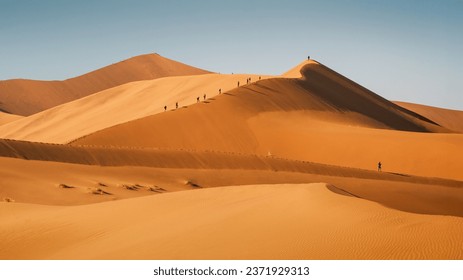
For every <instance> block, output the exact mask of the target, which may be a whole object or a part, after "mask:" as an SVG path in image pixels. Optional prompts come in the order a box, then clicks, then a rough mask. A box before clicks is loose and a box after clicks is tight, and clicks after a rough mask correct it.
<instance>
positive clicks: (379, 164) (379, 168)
mask: <svg viewBox="0 0 463 280" xmlns="http://www.w3.org/2000/svg"><path fill="white" fill-rule="evenodd" d="M378 171H379V172H381V161H380V162H378Z"/></svg>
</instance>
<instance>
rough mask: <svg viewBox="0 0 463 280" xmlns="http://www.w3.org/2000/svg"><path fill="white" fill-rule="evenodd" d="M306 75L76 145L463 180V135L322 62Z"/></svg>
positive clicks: (149, 119) (262, 83)
mask: <svg viewBox="0 0 463 280" xmlns="http://www.w3.org/2000/svg"><path fill="white" fill-rule="evenodd" d="M302 73H303V74H304V78H303V79H287V78H274V79H268V80H262V81H258V82H256V83H253V84H251V85H248V86H244V87H240V88H238V89H234V90H232V91H230V92H228V93H226V94H223V95H221V96H218V97H217V98H214V100H211V102H209V103H201V104H197V105H192V106H189V107H188V108H182V109H180V110H175V111H171V112H167V113H162V114H158V115H154V116H150V117H146V118H143V119H139V120H135V121H132V122H128V123H125V124H121V125H118V126H115V127H111V128H108V129H105V130H102V131H99V132H97V133H94V134H91V135H89V136H87V137H84V138H82V139H79V140H77V141H75V142H73V144H75V145H102V146H110V145H114V146H133V147H158V148H173V149H181V148H184V149H192V150H214V151H228V152H239V153H249V154H256V153H257V154H261V155H268V154H273V155H277V156H280V157H284V158H290V159H299V160H309V161H314V162H322V163H328V164H334V165H341V166H352V167H359V168H364V169H376V163H377V162H378V161H382V162H383V164H384V168H385V170H387V171H391V172H397V173H407V174H416V175H420V176H435V177H446V178H455V179H462V178H463V174H462V173H461V172H460V170H459V167H458V166H460V165H461V164H463V161H462V160H463V159H462V158H463V150H462V149H461V148H460V145H459V143H461V142H462V140H463V139H462V136H461V135H457V134H449V133H424V132H448V131H449V130H448V129H446V128H443V127H440V126H438V125H436V124H434V123H433V122H432V121H430V120H428V119H426V118H425V117H422V116H420V115H418V114H416V113H413V112H410V111H408V110H406V109H403V108H401V107H399V106H397V105H395V104H393V103H391V102H389V101H387V100H385V99H383V98H381V97H379V96H377V95H375V94H374V93H372V92H370V91H368V90H367V89H364V88H363V87H361V86H358V85H356V84H355V83H353V82H352V81H350V80H348V79H345V78H344V77H342V76H340V75H338V74H336V73H335V72H333V71H331V70H329V69H328V68H326V67H325V66H323V65H320V64H318V63H308V64H306V65H305V66H304V67H303V68H302Z"/></svg>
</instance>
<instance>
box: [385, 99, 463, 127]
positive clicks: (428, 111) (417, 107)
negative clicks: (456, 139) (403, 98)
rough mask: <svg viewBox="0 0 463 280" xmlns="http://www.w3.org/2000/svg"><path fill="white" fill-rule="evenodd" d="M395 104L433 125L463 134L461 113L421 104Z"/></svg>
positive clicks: (462, 112)
mask: <svg viewBox="0 0 463 280" xmlns="http://www.w3.org/2000/svg"><path fill="white" fill-rule="evenodd" d="M394 103H395V104H397V105H399V106H401V107H403V108H406V109H408V110H410V111H413V112H416V113H418V114H420V115H422V116H424V117H426V118H428V119H430V120H433V121H434V122H435V123H438V124H439V125H441V126H443V127H446V128H448V129H450V130H452V131H455V132H459V133H463V111H458V110H450V109H443V108H437V107H432V106H426V105H421V104H413V103H407V102H398V101H397V102H394Z"/></svg>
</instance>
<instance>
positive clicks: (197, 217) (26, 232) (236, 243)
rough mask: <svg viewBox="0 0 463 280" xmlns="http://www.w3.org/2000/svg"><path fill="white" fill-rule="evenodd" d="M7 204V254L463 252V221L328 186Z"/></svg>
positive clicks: (428, 255) (1, 233)
mask: <svg viewBox="0 0 463 280" xmlns="http://www.w3.org/2000/svg"><path fill="white" fill-rule="evenodd" d="M0 208H1V211H0V218H1V219H2V223H3V225H5V226H3V227H1V229H0V245H1V246H0V258H8V259H14V258H17V259H24V258H26V259H461V258H462V257H463V251H462V250H461V248H460V247H461V246H459V245H460V244H461V243H462V242H463V239H462V238H463V237H462V235H461V234H460V233H461V231H462V230H463V219H462V218H457V217H445V216H429V215H420V214H411V213H405V212H400V211H397V210H392V209H388V208H385V207H384V206H381V205H378V204H376V203H373V202H369V201H365V200H362V199H359V198H355V197H352V196H350V195H349V194H348V193H346V192H344V191H342V190H340V189H338V188H337V187H335V186H327V185H325V184H305V185H259V186H239V187H238V186H235V187H224V188H213V189H203V190H196V191H186V192H176V193H172V194H166V195H161V196H149V197H142V198H134V199H126V200H121V201H115V202H105V203H98V204H90V205H82V206H72V207H50V206H37V205H28V204H12V203H0ZM89 213H98V214H97V215H89ZM321 213H323V216H321ZM26 220H27V222H25V221H26ZM442 232H445V235H444V234H441V233H442Z"/></svg>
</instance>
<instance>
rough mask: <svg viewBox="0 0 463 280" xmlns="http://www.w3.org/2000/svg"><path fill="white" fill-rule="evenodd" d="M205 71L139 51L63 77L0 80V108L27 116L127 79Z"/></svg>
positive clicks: (137, 79)
mask: <svg viewBox="0 0 463 280" xmlns="http://www.w3.org/2000/svg"><path fill="white" fill-rule="evenodd" d="M206 73H210V72H208V71H205V70H202V69H198V68H195V67H192V66H189V65H186V64H183V63H180V62H177V61H174V60H170V59H167V58H164V57H162V56H160V55H158V54H147V55H140V56H136V57H133V58H130V59H127V60H124V61H121V62H118V63H115V64H112V65H109V66H106V67H104V68H101V69H98V70H96V71H93V72H90V73H87V74H84V75H82V76H79V77H75V78H71V79H68V80H64V81H37V80H25V79H14V80H5V81H0V99H1V100H2V102H1V103H0V110H2V111H5V112H8V113H12V114H17V115H23V116H28V115H32V114H35V113H37V112H40V111H43V110H46V109H48V108H51V107H54V106H57V105H60V104H63V103H66V102H70V101H72V100H75V99H78V98H82V97H84V96H87V95H90V94H92V93H95V92H99V91H102V90H105V89H108V88H112V87H115V86H118V85H122V84H125V83H128V82H133V81H140V80H151V79H156V78H161V77H167V76H183V75H198V74H206Z"/></svg>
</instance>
